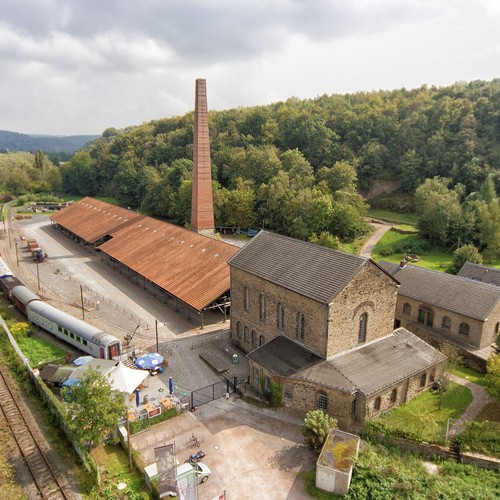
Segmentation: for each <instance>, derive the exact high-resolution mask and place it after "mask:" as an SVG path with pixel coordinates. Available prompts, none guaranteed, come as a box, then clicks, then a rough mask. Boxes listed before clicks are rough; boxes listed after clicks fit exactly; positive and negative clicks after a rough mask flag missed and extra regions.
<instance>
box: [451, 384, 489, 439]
mask: <svg viewBox="0 0 500 500" xmlns="http://www.w3.org/2000/svg"><path fill="white" fill-rule="evenodd" d="M450 380H452V381H453V382H456V383H457V384H460V385H463V386H464V387H467V388H468V389H470V390H471V392H472V402H471V404H470V405H469V406H468V407H467V409H466V410H465V412H464V413H463V414H462V416H461V417H460V418H459V419H458V420H457V421H456V422H455V423H454V424H453V425H452V426H451V428H450V433H451V434H452V435H454V436H456V435H457V434H459V433H460V432H461V431H463V430H464V428H465V427H466V426H467V424H468V423H470V422H472V421H473V420H474V419H475V418H476V417H477V416H478V415H479V413H481V410H482V409H483V408H484V407H485V406H486V405H487V404H488V403H491V402H492V401H493V398H492V397H491V396H490V395H489V394H488V392H487V391H486V389H485V388H484V387H481V386H480V385H478V384H475V383H474V382H471V381H470V380H466V379H463V378H460V377H457V376H456V375H451V376H450Z"/></svg>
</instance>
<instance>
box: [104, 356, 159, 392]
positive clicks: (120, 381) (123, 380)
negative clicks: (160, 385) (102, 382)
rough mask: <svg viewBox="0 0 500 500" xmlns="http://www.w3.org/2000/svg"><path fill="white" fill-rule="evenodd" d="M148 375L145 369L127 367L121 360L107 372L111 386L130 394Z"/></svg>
mask: <svg viewBox="0 0 500 500" xmlns="http://www.w3.org/2000/svg"><path fill="white" fill-rule="evenodd" d="M148 376H149V372H148V371H147V370H134V369H133V368H128V367H127V366H125V365H124V364H123V363H122V362H121V361H120V362H119V363H118V364H117V365H116V366H115V368H114V369H113V370H112V371H111V372H109V373H108V378H109V381H110V383H111V387H112V388H113V389H114V390H116V391H120V392H124V393H126V394H132V393H133V392H134V391H135V390H136V389H137V387H139V385H140V384H141V383H142V382H143V381H144V379H146V378H147V377H148Z"/></svg>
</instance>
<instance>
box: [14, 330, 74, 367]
mask: <svg viewBox="0 0 500 500" xmlns="http://www.w3.org/2000/svg"><path fill="white" fill-rule="evenodd" d="M16 342H17V345H18V346H19V348H20V349H21V351H23V353H24V355H25V356H26V357H27V358H28V359H29V360H30V365H31V366H38V365H39V364H46V363H50V362H54V361H57V360H62V359H64V357H65V355H66V352H64V351H63V350H62V349H61V348H60V347H57V346H56V345H53V344H51V343H49V342H47V341H45V340H43V339H40V338H37V337H19V338H16Z"/></svg>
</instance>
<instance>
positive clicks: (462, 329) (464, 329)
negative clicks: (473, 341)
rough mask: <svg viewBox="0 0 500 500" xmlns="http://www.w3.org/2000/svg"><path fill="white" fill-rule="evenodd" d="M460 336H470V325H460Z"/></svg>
mask: <svg viewBox="0 0 500 500" xmlns="http://www.w3.org/2000/svg"><path fill="white" fill-rule="evenodd" d="M458 333H459V334H460V335H465V336H466V337H468V336H469V325H468V324H467V323H460V328H459V329H458Z"/></svg>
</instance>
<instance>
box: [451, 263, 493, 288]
mask: <svg viewBox="0 0 500 500" xmlns="http://www.w3.org/2000/svg"><path fill="white" fill-rule="evenodd" d="M457 276H460V277H462V278H467V279H470V280H474V281H480V282H481V283H487V284H488V285H495V286H500V269H496V268H495V267H488V266H483V265H482V264H474V263H473V262H466V263H465V264H464V265H463V266H462V269H460V271H459V272H458V274H457Z"/></svg>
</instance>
